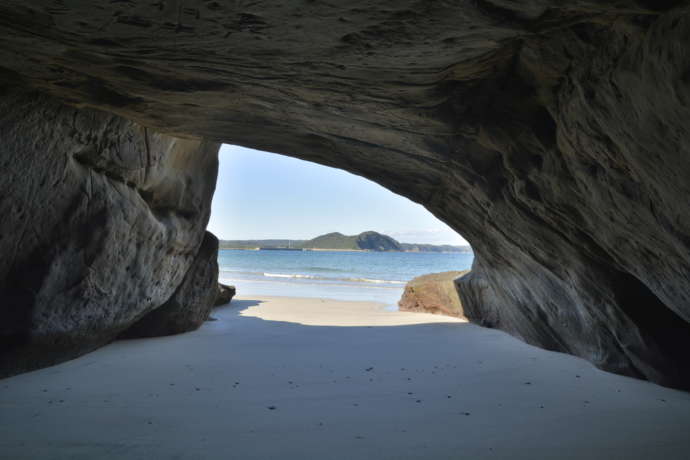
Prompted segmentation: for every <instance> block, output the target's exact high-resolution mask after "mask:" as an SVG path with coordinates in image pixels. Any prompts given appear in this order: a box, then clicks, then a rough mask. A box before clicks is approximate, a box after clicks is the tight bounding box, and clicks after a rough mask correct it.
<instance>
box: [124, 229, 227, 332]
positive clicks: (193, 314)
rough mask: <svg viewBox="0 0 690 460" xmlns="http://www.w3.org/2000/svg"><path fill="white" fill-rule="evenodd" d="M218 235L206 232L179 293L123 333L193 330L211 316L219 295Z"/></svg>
mask: <svg viewBox="0 0 690 460" xmlns="http://www.w3.org/2000/svg"><path fill="white" fill-rule="evenodd" d="M217 286H218V239H217V238H216V237H215V236H213V235H212V234H211V233H209V232H206V234H205V235H204V239H203V241H202V243H201V246H200V247H199V250H198V251H197V253H196V257H195V258H194V261H193V262H192V265H191V266H190V267H189V269H188V270H187V275H185V277H184V279H183V280H182V283H180V285H179V286H178V287H177V290H176V291H175V293H174V294H173V295H172V297H170V299H168V301H167V302H165V303H164V304H163V305H161V306H160V307H158V308H156V309H155V310H153V311H152V312H150V313H148V314H147V315H146V316H144V317H143V318H141V319H140V320H139V321H137V322H136V323H135V324H133V325H132V326H131V327H129V329H127V330H126V331H125V332H124V333H123V334H122V335H121V336H120V337H122V338H135V337H157V336H161V335H172V334H180V333H182V332H188V331H193V330H195V329H197V328H198V327H199V326H201V325H202V324H203V323H204V321H206V320H207V319H208V315H209V313H211V309H212V308H213V307H214V306H215V302H216V298H217V297H218V287H217Z"/></svg>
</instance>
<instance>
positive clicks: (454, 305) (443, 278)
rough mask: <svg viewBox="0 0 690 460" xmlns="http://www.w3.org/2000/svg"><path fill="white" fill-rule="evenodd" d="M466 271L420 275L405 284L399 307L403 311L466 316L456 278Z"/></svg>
mask: <svg viewBox="0 0 690 460" xmlns="http://www.w3.org/2000/svg"><path fill="white" fill-rule="evenodd" d="M466 273H467V271H454V272H443V273H430V274H428V275H422V276H418V277H416V278H414V279H412V280H410V281H409V282H408V283H407V285H405V290H404V291H403V295H402V298H401V299H400V302H398V307H399V308H400V310H401V311H415V312H421V313H434V314H437V315H447V316H456V317H458V318H464V317H465V314H464V312H463V309H462V302H460V295H459V294H458V291H457V288H456V286H455V279H456V278H458V277H460V276H462V275H464V274H466Z"/></svg>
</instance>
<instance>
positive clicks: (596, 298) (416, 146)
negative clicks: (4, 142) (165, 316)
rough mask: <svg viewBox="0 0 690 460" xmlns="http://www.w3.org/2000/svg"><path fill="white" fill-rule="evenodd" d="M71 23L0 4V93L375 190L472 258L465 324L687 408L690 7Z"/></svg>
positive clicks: (286, 12) (73, 12) (132, 13)
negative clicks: (263, 156) (683, 397)
mask: <svg viewBox="0 0 690 460" xmlns="http://www.w3.org/2000/svg"><path fill="white" fill-rule="evenodd" d="M70 5H71V4H70V3H69V2H63V3H59V4H58V3H53V2H48V1H39V0H21V1H19V0H13V1H9V2H3V4H2V5H1V6H0V18H1V19H0V30H1V33H2V37H3V44H2V46H1V47H0V66H1V67H3V68H4V71H3V72H2V77H0V78H2V79H3V80H4V81H6V82H10V83H12V84H17V85H24V86H30V87H33V88H36V89H38V90H41V91H43V92H46V93H50V94H52V95H54V96H58V97H60V98H61V99H62V100H64V101H66V102H67V103H70V104H73V105H78V106H84V107H86V106H88V107H97V108H100V109H103V110H107V111H111V112H114V113H117V114H119V115H121V116H125V117H127V118H129V119H132V120H134V121H136V122H138V123H141V124H142V125H144V126H149V127H151V128H157V129H159V130H162V131H165V132H167V133H170V134H175V135H197V136H206V137H209V138H212V139H216V140H222V141H227V142H231V143H236V144H241V145H245V146H249V147H255V148H260V149H264V150H268V151H273V152H280V153H284V154H288V155H293V156H297V157H300V158H304V159H308V160H311V161H316V162H319V163H323V164H326V165H331V166H336V167H340V168H344V169H347V170H349V171H351V172H353V173H356V174H360V175H363V176H366V177H368V178H370V179H373V180H375V181H377V182H379V183H380V184H382V185H384V186H386V187H388V188H389V189H391V190H393V191H395V192H397V193H400V194H402V195H405V196H407V197H409V198H411V199H412V200H414V201H416V202H419V203H422V204H424V205H425V206H426V207H427V208H428V209H429V210H430V211H432V212H433V213H434V214H436V215H437V216H438V217H440V218H441V219H443V220H444V221H445V222H447V223H449V224H450V225H451V226H452V227H453V228H455V229H456V230H458V231H459V232H460V233H462V234H463V235H464V236H465V237H466V238H467V239H468V240H469V241H470V242H471V243H472V245H473V247H474V249H475V253H476V262H475V264H474V267H473V270H472V273H471V274H470V275H468V276H467V277H466V278H465V279H463V281H461V284H462V285H463V289H462V291H461V292H462V296H463V304H464V307H465V311H466V314H468V315H469V316H470V317H471V318H472V319H473V320H475V321H478V322H480V323H482V324H485V325H489V326H493V327H499V328H502V329H504V330H506V331H509V332H510V333H512V334H515V335H517V336H519V337H522V338H523V339H525V340H527V341H529V342H530V343H533V344H537V345H540V346H544V347H547V348H550V349H554V350H560V351H564V352H567V353H573V354H576V355H578V356H582V357H585V358H587V359H589V360H591V361H592V362H594V363H595V364H596V365H598V366H600V367H602V368H604V369H608V370H611V371H614V372H620V373H623V374H627V375H633V376H637V377H643V378H648V379H651V380H654V381H656V382H660V383H663V384H667V385H675V386H681V387H685V388H690V365H689V363H688V361H689V358H688V356H689V354H688V353H687V352H686V349H687V347H688V345H689V344H690V328H689V327H688V321H689V320H690V281H689V280H690V263H689V262H690V260H689V259H690V211H688V207H687V201H688V197H689V196H690V195H689V193H688V192H689V191H690V190H689V188H690V182H688V180H687V177H688V175H689V174H690V152H689V150H690V128H689V127H688V121H687V120H688V119H690V118H689V116H690V108H689V104H690V76H689V75H690V70H689V69H690V47H689V46H688V43H689V42H690V14H689V13H688V2H687V1H671V0H669V1H658V2H653V1H649V0H621V1H617V2H604V1H595V0H573V1H567V2H566V1H561V0H525V1H520V2H516V1H509V0H476V1H466V0H446V1H418V0H395V1H393V0H383V1H376V2H374V1H371V0H367V1H364V0H353V1H349V2H330V3H327V2H314V1H294V2H277V1H268V0H266V1H261V0H257V1H253V2H242V1H237V2H220V1H202V0H188V1H185V2H184V3H182V2H178V1H160V2H141V1H134V0H131V1H128V2H110V3H107V4H105V3H103V2H94V3H92V4H91V5H85V4H84V3H80V4H79V7H78V8H77V7H72V6H70ZM32 113H34V114H33V115H31V116H32V117H33V119H34V123H38V124H39V125H41V130H38V131H36V130H34V131H27V133H26V134H27V135H29V133H32V134H31V135H32V136H34V137H33V138H32V140H33V139H36V138H35V135H38V134H40V135H41V136H40V137H38V138H37V140H36V141H35V142H37V143H41V144H45V143H46V142H45V140H44V139H43V138H44V137H45V136H48V135H49V134H50V133H49V132H48V127H49V126H52V125H53V124H54V123H55V121H54V120H51V119H50V118H48V117H39V116H38V115H36V114H35V112H32ZM48 139H50V137H48ZM25 142H31V141H30V140H28V139H27V140H25ZM29 159H30V157H29V156H27V157H26V160H22V165H24V166H22V167H28V166H26V164H28V163H27V162H28V160H29ZM84 180H86V177H84ZM40 184H41V183H40V181H39V182H38V183H37V184H36V185H35V187H36V188H37V189H41V188H42V187H49V186H50V182H49V181H47V182H46V184H47V185H46V184H44V185H43V186H41V185H40ZM51 212H52V210H50V209H46V210H43V211H42V213H46V214H50V213H51ZM92 225H93V227H94V228H96V227H99V226H101V224H100V223H98V222H97V221H94V222H93V223H92ZM57 230H61V229H60V227H58V228H57ZM156 244H161V243H147V249H148V250H153V248H154V247H155V245H156ZM10 247H11V248H15V247H16V246H12V245H11V246H10ZM28 251H29V247H26V248H22V249H21V251H19V252H20V253H21V254H22V255H23V256H25V257H27V258H29V259H30V258H31V257H32V256H30V253H29V252H28ZM15 252H17V251H16V250H15V249H10V250H9V254H10V259H12V260H14V256H13V254H14V253H15ZM7 253H8V252H7V251H5V252H3V255H4V254H7ZM112 262H113V263H112V265H111V266H112V267H116V268H113V270H117V271H118V273H119V271H120V270H122V269H123V267H127V264H126V263H124V261H121V260H117V259H114V260H113V261H112ZM154 262H155V261H153V260H150V261H149V260H142V261H140V262H139V265H137V267H144V266H150V265H152V264H154ZM142 269H143V268H142ZM25 272H28V269H27V271H25ZM64 273H65V275H64V276H68V275H69V276H71V272H70V271H64ZM118 276H125V275H124V274H118ZM173 284H174V283H173ZM120 295H125V294H120ZM126 295H134V296H137V297H136V298H137V299H147V298H149V297H151V296H150V295H149V294H145V293H142V294H138V293H136V292H134V293H133V292H132V291H129V292H128V293H127V294H126ZM151 298H153V297H151ZM149 302H152V301H149ZM144 309H145V308H144ZM50 312H51V313H50V314H54V315H57V316H59V315H60V314H62V313H61V310H60V309H59V308H52V307H51V309H50ZM18 320H20V319H18Z"/></svg>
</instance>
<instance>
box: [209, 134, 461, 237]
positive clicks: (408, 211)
mask: <svg viewBox="0 0 690 460" xmlns="http://www.w3.org/2000/svg"><path fill="white" fill-rule="evenodd" d="M208 228H209V230H210V231H211V232H213V233H214V234H215V235H216V236H218V238H220V239H224V240H231V239H232V240H239V239H270V238H289V239H310V238H313V237H315V236H318V235H321V234H324V233H328V232H341V233H344V234H346V235H355V234H357V233H360V232H363V231H366V230H374V231H377V232H380V233H385V234H387V235H390V236H392V237H394V238H396V239H397V240H398V241H401V242H404V243H432V244H466V242H465V240H464V239H463V238H462V237H461V236H460V235H458V234H457V233H455V232H454V231H453V230H451V229H450V228H449V227H448V226H447V225H446V224H444V223H443V222H441V221H440V220H438V219H436V218H435V217H434V216H433V215H432V214H431V213H430V212H429V211H427V210H426V209H424V208H423V207H422V206H420V205H418V204H416V203H413V202H412V201H410V200H408V199H407V198H403V197H401V196H399V195H396V194H394V193H393V192H390V191H388V190H387V189H385V188H383V187H381V186H380V185H378V184H375V183H374V182H371V181H369V180H367V179H364V178H363V177H359V176H355V175H353V174H350V173H347V172H345V171H342V170H339V169H334V168H329V167H326V166H321V165H318V164H315V163H310V162H308V161H302V160H297V159H294V158H290V157H286V156H283V155H276V154H273V153H266V152H260V151H258V150H251V149H246V148H243V147H237V146H234V145H223V147H222V148H221V150H220V170H219V172H218V185H217V187H216V194H215V195H214V197H213V206H212V212H211V221H210V222H209V225H208Z"/></svg>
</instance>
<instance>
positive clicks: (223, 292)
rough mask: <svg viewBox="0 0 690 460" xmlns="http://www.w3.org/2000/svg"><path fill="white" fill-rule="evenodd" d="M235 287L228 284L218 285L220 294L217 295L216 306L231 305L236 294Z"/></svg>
mask: <svg viewBox="0 0 690 460" xmlns="http://www.w3.org/2000/svg"><path fill="white" fill-rule="evenodd" d="M236 292H237V291H236V289H235V286H228V285H227V284H223V283H218V294H217V295H216V301H215V303H214V306H216V307H219V306H221V305H225V304H227V303H230V301H231V300H232V298H233V297H235V293H236Z"/></svg>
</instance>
